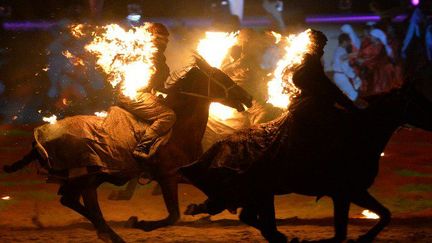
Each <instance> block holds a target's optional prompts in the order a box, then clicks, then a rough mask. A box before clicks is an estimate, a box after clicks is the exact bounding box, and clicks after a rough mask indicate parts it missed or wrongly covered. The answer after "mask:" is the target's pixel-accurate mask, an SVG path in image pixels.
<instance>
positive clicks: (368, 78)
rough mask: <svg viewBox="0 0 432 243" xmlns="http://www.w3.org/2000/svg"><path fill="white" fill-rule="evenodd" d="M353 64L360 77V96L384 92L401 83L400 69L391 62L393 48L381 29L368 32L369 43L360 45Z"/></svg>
mask: <svg viewBox="0 0 432 243" xmlns="http://www.w3.org/2000/svg"><path fill="white" fill-rule="evenodd" d="M355 65H357V71H358V73H357V75H359V76H360V78H361V79H362V86H361V88H360V89H361V93H362V96H370V95H377V94H382V93H386V92H389V91H390V90H392V89H394V88H398V87H400V86H401V85H402V83H403V81H402V80H403V77H402V69H401V68H400V67H399V66H397V65H395V64H394V63H393V50H392V48H391V47H390V46H389V45H388V43H387V37H386V34H385V33H384V32H383V31H382V30H379V29H373V30H372V31H371V32H370V44H368V45H365V46H362V47H361V49H360V50H359V53H358V55H357V57H356V58H355Z"/></svg>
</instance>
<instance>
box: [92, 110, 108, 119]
mask: <svg viewBox="0 0 432 243" xmlns="http://www.w3.org/2000/svg"><path fill="white" fill-rule="evenodd" d="M94 114H95V115H96V116H97V117H102V118H104V117H107V116H108V113H107V112H106V111H96V112H95V113H94Z"/></svg>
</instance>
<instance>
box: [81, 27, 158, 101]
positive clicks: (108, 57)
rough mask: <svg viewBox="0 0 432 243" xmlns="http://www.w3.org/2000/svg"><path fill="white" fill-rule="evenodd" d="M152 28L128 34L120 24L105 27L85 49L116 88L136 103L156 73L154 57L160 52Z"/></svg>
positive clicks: (135, 30)
mask: <svg viewBox="0 0 432 243" xmlns="http://www.w3.org/2000/svg"><path fill="white" fill-rule="evenodd" d="M148 27H149V24H145V25H144V26H140V27H134V28H132V29H130V30H125V29H123V28H122V27H120V26H119V25H117V24H110V25H106V26H104V27H102V28H101V30H100V31H98V33H97V34H95V33H94V34H93V35H94V38H93V40H92V42H91V43H90V44H88V45H87V46H86V47H85V48H86V50H87V51H89V52H90V53H92V54H94V55H95V56H96V57H97V61H96V64H97V65H98V66H100V67H101V68H102V70H103V71H104V72H105V73H106V74H108V81H109V82H110V83H111V85H112V86H113V87H116V86H117V85H120V89H121V91H122V93H123V94H124V95H125V96H127V97H129V98H131V99H135V98H136V96H137V94H138V91H140V90H141V89H143V88H145V87H147V86H148V84H149V81H150V78H151V77H152V75H153V74H154V73H155V71H156V68H155V66H154V64H153V56H154V54H155V53H156V51H157V48H156V47H155V45H154V43H153V41H154V36H153V35H152V34H151V33H150V32H149V31H148Z"/></svg>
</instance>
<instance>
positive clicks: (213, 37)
mask: <svg viewBox="0 0 432 243" xmlns="http://www.w3.org/2000/svg"><path fill="white" fill-rule="evenodd" d="M237 42H238V33H237V32H233V33H228V32H206V35H205V38H203V39H201V40H200V41H199V43H198V47H197V52H198V54H200V55H201V56H202V57H203V58H204V59H205V60H206V61H207V62H208V63H209V64H210V65H211V66H213V67H216V68H221V66H222V63H223V61H224V59H225V58H226V56H227V54H228V51H229V50H230V49H231V47H233V46H234V45H235V44H236V43H237ZM235 112H236V110H235V109H233V108H231V107H228V106H224V105H222V104H220V103H217V102H213V103H211V105H210V110H209V115H210V117H212V118H214V119H217V120H219V121H225V120H227V119H229V118H231V117H232V116H233V115H234V113H235Z"/></svg>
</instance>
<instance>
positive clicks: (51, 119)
mask: <svg viewBox="0 0 432 243" xmlns="http://www.w3.org/2000/svg"><path fill="white" fill-rule="evenodd" d="M42 120H43V121H44V122H48V123H49V124H56V123H57V116H56V115H52V116H50V117H42Z"/></svg>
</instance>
